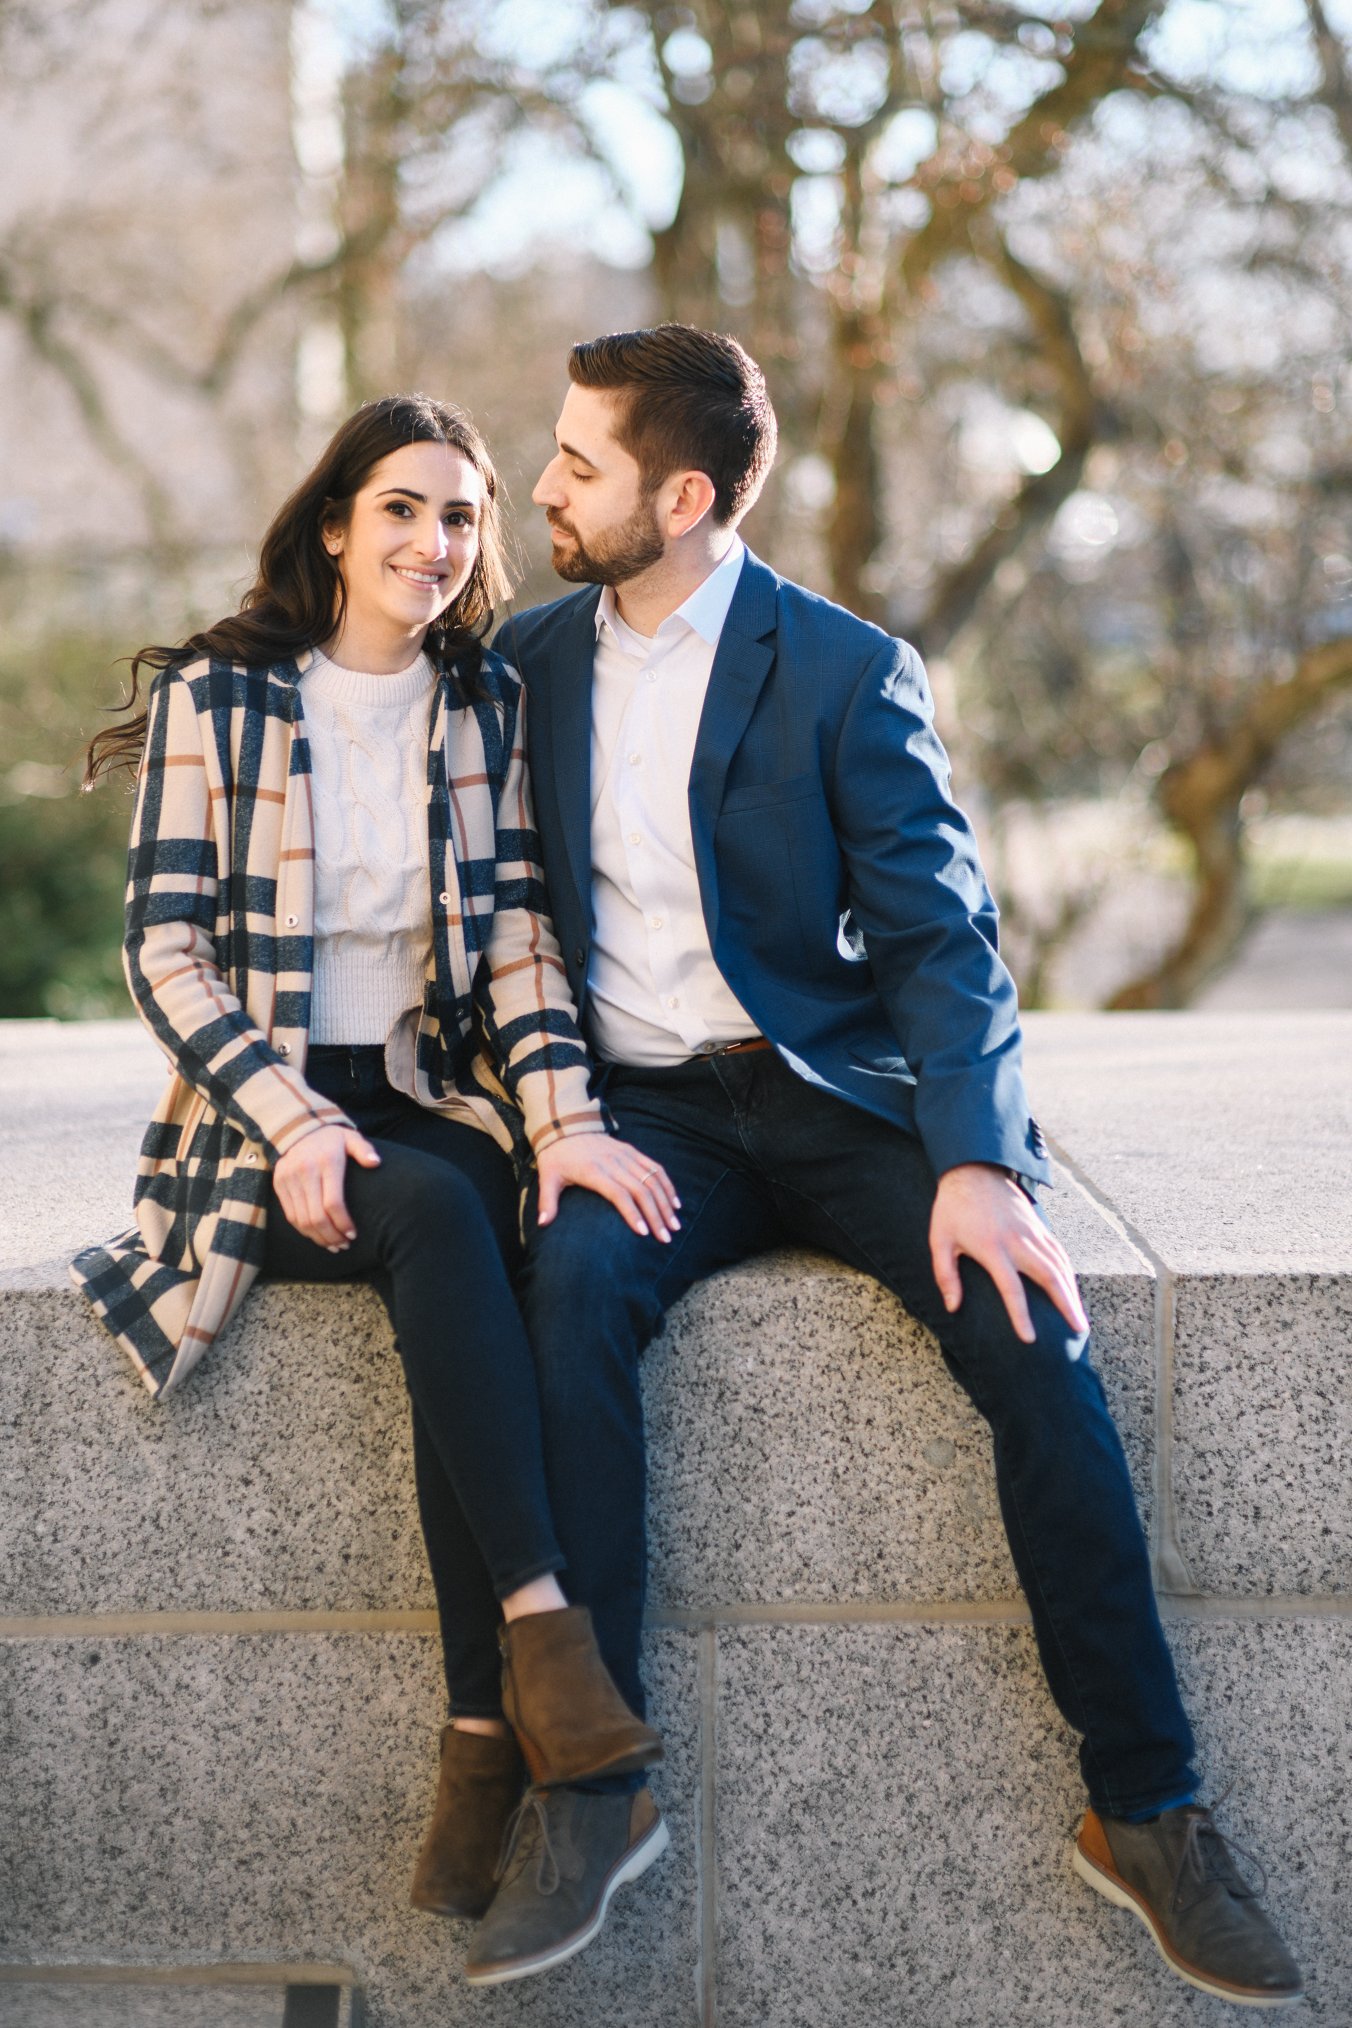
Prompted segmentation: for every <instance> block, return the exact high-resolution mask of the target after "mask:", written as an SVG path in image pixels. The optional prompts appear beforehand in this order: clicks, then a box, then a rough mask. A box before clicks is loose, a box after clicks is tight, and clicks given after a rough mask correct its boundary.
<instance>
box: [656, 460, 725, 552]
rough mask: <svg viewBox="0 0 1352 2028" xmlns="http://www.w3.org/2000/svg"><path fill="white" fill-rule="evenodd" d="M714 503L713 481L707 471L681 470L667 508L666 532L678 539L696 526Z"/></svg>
mask: <svg viewBox="0 0 1352 2028" xmlns="http://www.w3.org/2000/svg"><path fill="white" fill-rule="evenodd" d="M713 504H714V482H713V480H712V479H711V478H710V477H709V475H708V473H707V472H682V473H681V477H680V486H679V489H678V491H677V493H676V496H675V498H674V499H673V500H672V502H671V505H670V507H669V508H668V509H667V531H666V532H667V534H668V535H669V536H671V537H673V539H675V540H677V541H679V539H680V538H681V536H683V535H689V533H690V531H691V529H692V528H698V526H699V524H700V522H701V521H703V519H704V517H705V515H706V514H707V513H708V512H709V510H710V509H711V508H712V506H713Z"/></svg>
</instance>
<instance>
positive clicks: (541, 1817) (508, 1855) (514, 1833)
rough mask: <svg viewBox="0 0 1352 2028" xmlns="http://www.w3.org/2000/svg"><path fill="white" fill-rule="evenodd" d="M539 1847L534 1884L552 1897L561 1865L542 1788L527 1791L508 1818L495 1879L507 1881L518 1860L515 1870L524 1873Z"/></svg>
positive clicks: (541, 1891) (557, 1882) (495, 1868)
mask: <svg viewBox="0 0 1352 2028" xmlns="http://www.w3.org/2000/svg"><path fill="white" fill-rule="evenodd" d="M537 1847H538V1851H539V1857H538V1859H537V1862H536V1869H535V1885H536V1889H537V1891H538V1892H539V1893H540V1894H553V1893H554V1892H555V1890H556V1889H557V1887H558V1884H559V1862H558V1858H557V1856H556V1854H555V1851H554V1841H553V1839H552V1838H551V1836H550V1834H549V1811H548V1809H547V1808H546V1804H545V1798H544V1795H543V1794H542V1793H541V1791H540V1790H539V1789H527V1790H526V1793H525V1795H524V1796H522V1798H521V1801H520V1802H519V1803H518V1804H517V1806H516V1808H515V1809H514V1810H513V1812H512V1814H511V1816H510V1817H509V1818H508V1819H507V1828H506V1829H505V1830H504V1832H503V1834H502V1845H501V1847H500V1849H499V1852H498V1863H497V1865H496V1866H495V1867H494V1868H493V1878H494V1879H495V1880H505V1879H506V1877H507V1874H508V1872H509V1871H511V1870H512V1862H513V1861H514V1860H515V1861H516V1870H517V1871H520V1870H522V1869H523V1868H524V1867H525V1865H526V1864H527V1862H528V1861H529V1859H530V1856H531V1853H532V1852H533V1851H535V1850H536V1848H537Z"/></svg>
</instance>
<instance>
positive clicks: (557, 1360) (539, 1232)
mask: <svg viewBox="0 0 1352 2028" xmlns="http://www.w3.org/2000/svg"><path fill="white" fill-rule="evenodd" d="M657 1245H658V1242H657V1241H656V1240H654V1239H644V1238H642V1237H640V1235H639V1234H637V1233H635V1232H633V1231H632V1230H631V1229H630V1227H629V1226H628V1225H626V1223H625V1221H624V1219H623V1218H622V1217H621V1216H620V1214H619V1212H618V1211H616V1209H615V1208H614V1206H613V1205H611V1204H609V1203H607V1202H606V1200H605V1199H604V1198H603V1197H600V1196H598V1195H597V1193H596V1192H595V1191H590V1190H581V1189H577V1188H574V1189H571V1190H566V1191H565V1192H564V1194H563V1196H562V1198H561V1199H560V1201H559V1209H558V1212H557V1214H556V1215H555V1218H554V1220H553V1222H552V1223H551V1224H550V1225H547V1226H542V1227H537V1228H536V1229H535V1230H534V1231H532V1232H529V1233H528V1235H527V1248H526V1261H525V1266H524V1268H523V1270H522V1276H521V1285H520V1293H521V1309H522V1314H523V1315H524V1317H525V1320H526V1328H527V1331H528V1333H529V1335H530V1340H531V1346H532V1349H533V1350H534V1353H535V1359H536V1365H537V1368H538V1370H539V1375H540V1386H541V1392H542V1396H546V1397H547V1396H549V1395H550V1394H551V1393H552V1392H553V1391H554V1389H555V1387H556V1386H559V1387H562V1388H564V1389H567V1388H568V1387H569V1386H570V1385H571V1384H572V1382H573V1381H574V1380H575V1379H576V1378H577V1376H578V1374H579V1371H580V1369H590V1370H591V1371H592V1372H603V1371H607V1370H611V1371H613V1370H615V1369H617V1368H618V1369H620V1370H627V1369H629V1368H631V1367H632V1366H633V1365H634V1363H635V1362H636V1361H637V1358H638V1354H639V1352H640V1351H641V1350H642V1348H643V1346H644V1345H645V1344H646V1343H647V1341H648V1339H649V1338H650V1337H651V1336H652V1333H653V1331H654V1330H655V1329H656V1327H657V1325H658V1323H659V1322H660V1320H661V1307H660V1304H659V1302H658V1300H657V1294H656V1276H655V1275H654V1274H653V1273H652V1271H651V1266H652V1264H651V1263H650V1262H649V1261H648V1260H647V1259H646V1258H645V1253H644V1249H646V1248H656V1246H657Z"/></svg>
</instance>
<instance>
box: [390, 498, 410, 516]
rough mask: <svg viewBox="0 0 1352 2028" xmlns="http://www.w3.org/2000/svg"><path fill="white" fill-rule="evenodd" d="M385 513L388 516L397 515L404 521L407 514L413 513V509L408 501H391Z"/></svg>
mask: <svg viewBox="0 0 1352 2028" xmlns="http://www.w3.org/2000/svg"><path fill="white" fill-rule="evenodd" d="M385 511H386V513H387V514H397V515H398V516H399V519H400V520H401V521H402V520H403V518H404V516H405V515H406V514H411V513H412V512H413V509H412V508H411V507H410V506H409V504H408V501H407V500H390V501H388V502H387V504H386V508H385Z"/></svg>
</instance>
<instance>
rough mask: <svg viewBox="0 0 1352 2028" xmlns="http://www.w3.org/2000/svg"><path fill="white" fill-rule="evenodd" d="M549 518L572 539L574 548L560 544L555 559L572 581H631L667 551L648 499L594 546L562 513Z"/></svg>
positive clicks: (561, 573) (558, 568)
mask: <svg viewBox="0 0 1352 2028" xmlns="http://www.w3.org/2000/svg"><path fill="white" fill-rule="evenodd" d="M548 520H549V525H550V527H551V528H560V529H562V530H563V533H564V534H565V535H567V536H570V537H571V538H572V547H571V549H563V550H560V549H558V548H557V547H556V548H555V549H554V553H553V556H552V559H551V560H552V562H553V565H554V568H555V570H556V571H557V572H558V574H559V576H560V577H561V578H565V579H566V580H567V582H568V583H569V584H612V585H613V584H628V583H629V581H630V579H631V578H635V577H638V575H639V574H640V572H642V571H645V570H649V569H651V567H652V565H653V564H655V563H660V562H661V560H662V558H663V556H664V555H665V554H666V543H665V542H664V541H663V539H662V536H661V534H660V533H659V531H658V527H657V517H656V515H655V514H654V512H653V509H652V504H651V502H650V501H647V500H641V501H640V502H639V504H638V506H637V507H636V508H635V509H634V511H633V513H632V514H631V515H630V516H629V518H628V520H627V521H621V522H619V523H618V524H617V525H616V526H615V527H613V528H607V529H604V530H603V531H602V533H601V534H599V535H596V536H593V538H592V541H591V544H590V546H589V545H588V544H587V543H585V542H584V541H583V540H582V538H581V536H580V535H579V534H578V533H577V530H576V529H575V528H573V527H571V526H570V525H569V523H568V522H566V521H565V520H563V518H562V517H561V516H560V515H555V514H551V515H549V516H548Z"/></svg>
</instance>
